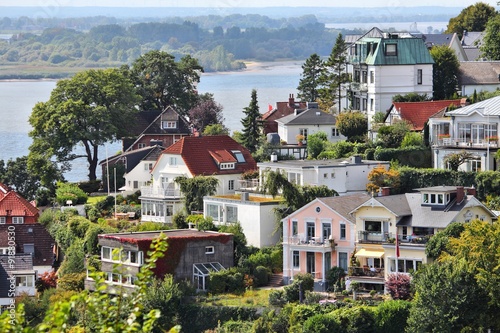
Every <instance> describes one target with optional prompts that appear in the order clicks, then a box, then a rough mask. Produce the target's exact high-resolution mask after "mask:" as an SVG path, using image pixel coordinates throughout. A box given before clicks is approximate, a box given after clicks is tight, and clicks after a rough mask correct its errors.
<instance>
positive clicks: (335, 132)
mask: <svg viewBox="0 0 500 333" xmlns="http://www.w3.org/2000/svg"><path fill="white" fill-rule="evenodd" d="M337 136H340V132H339V130H338V129H337V128H335V127H332V137H337Z"/></svg>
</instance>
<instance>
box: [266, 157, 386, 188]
mask: <svg viewBox="0 0 500 333" xmlns="http://www.w3.org/2000/svg"><path fill="white" fill-rule="evenodd" d="M389 164H390V163H389V162H387V161H371V160H361V157H360V156H352V157H351V158H350V159H348V160H346V159H334V160H286V161H276V162H262V163H257V166H258V167H259V174H260V179H261V183H262V179H263V178H265V174H266V172H267V171H277V170H281V171H284V172H286V174H287V177H288V181H290V182H292V183H295V184H298V185H302V186H303V185H317V186H321V185H325V186H327V187H328V188H330V189H333V190H335V191H337V193H338V194H339V195H344V194H347V193H349V192H362V191H366V185H367V184H368V174H369V173H370V171H372V170H373V169H374V168H376V167H378V166H380V165H382V166H384V167H385V168H386V169H389Z"/></svg>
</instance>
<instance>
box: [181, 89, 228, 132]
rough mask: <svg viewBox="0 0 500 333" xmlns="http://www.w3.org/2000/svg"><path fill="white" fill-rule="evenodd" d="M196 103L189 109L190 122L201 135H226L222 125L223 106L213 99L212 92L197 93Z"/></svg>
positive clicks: (225, 129)
mask: <svg viewBox="0 0 500 333" xmlns="http://www.w3.org/2000/svg"><path fill="white" fill-rule="evenodd" d="M197 99H198V100H197V102H196V104H195V105H194V106H193V107H192V108H191V109H190V110H189V112H188V114H189V121H190V123H191V124H192V125H193V126H194V127H195V128H196V129H197V130H198V131H199V132H200V133H203V135H227V134H229V130H228V129H227V128H226V127H225V126H224V125H223V122H224V116H223V114H222V111H223V107H222V105H220V104H219V103H217V102H216V101H215V100H214V96H213V94H209V93H206V94H203V95H198V98H197Z"/></svg>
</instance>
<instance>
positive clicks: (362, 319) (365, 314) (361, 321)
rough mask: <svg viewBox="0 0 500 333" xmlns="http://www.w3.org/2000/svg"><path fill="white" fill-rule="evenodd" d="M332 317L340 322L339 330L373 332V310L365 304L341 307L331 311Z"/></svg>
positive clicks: (360, 332) (374, 324) (361, 332)
mask: <svg viewBox="0 0 500 333" xmlns="http://www.w3.org/2000/svg"><path fill="white" fill-rule="evenodd" d="M331 315H332V317H333V318H334V319H335V320H336V321H337V322H338V323H340V326H341V329H340V330H339V332H359V333H372V332H375V327H376V322H375V315H374V311H373V310H372V309H371V308H369V307H366V306H356V307H352V308H349V307H343V308H339V309H337V310H335V311H333V312H332V314H331Z"/></svg>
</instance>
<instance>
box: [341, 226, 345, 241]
mask: <svg viewBox="0 0 500 333" xmlns="http://www.w3.org/2000/svg"><path fill="white" fill-rule="evenodd" d="M345 238H346V227H345V223H341V224H340V239H345Z"/></svg>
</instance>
